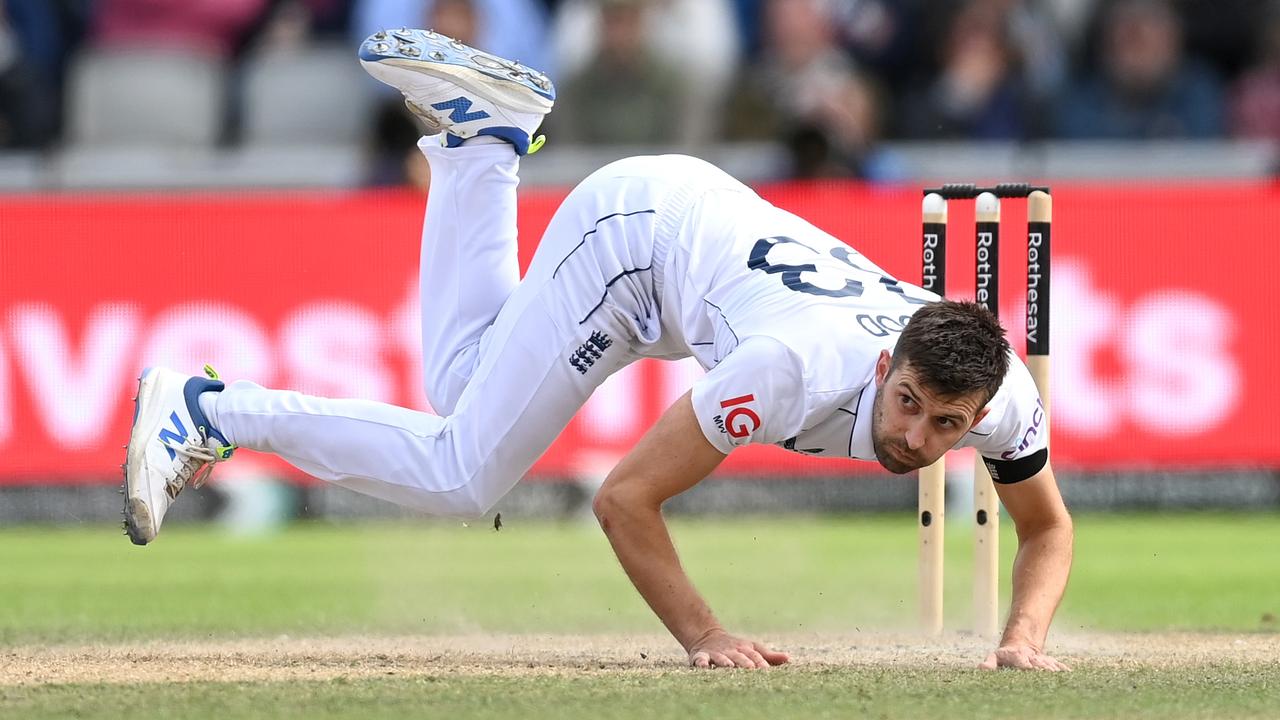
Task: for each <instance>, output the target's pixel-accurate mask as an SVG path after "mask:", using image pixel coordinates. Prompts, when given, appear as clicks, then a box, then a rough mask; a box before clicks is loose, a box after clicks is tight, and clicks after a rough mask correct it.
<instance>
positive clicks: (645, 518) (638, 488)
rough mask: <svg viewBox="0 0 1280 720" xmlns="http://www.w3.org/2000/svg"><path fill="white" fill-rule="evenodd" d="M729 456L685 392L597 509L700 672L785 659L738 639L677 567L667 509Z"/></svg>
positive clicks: (625, 563)
mask: <svg viewBox="0 0 1280 720" xmlns="http://www.w3.org/2000/svg"><path fill="white" fill-rule="evenodd" d="M724 458H725V455H724V454H723V453H721V452H720V451H719V450H717V449H715V447H713V446H712V445H711V443H710V442H708V441H707V439H706V437H705V436H703V434H702V429H701V428H700V427H699V425H698V420H697V417H696V416H695V415H694V412H693V403H692V401H691V400H690V394H689V393H685V394H684V396H683V397H681V398H680V399H679V400H677V401H676V403H675V405H672V406H671V408H670V409H668V410H667V412H666V413H665V414H663V416H662V418H661V419H660V420H658V422H657V424H656V425H654V426H653V428H651V429H650V430H649V432H648V433H646V434H645V436H644V437H643V438H641V440H640V442H639V443H638V444H637V445H636V446H635V448H634V449H632V451H631V452H630V453H628V454H627V456H626V457H625V458H623V460H622V462H621V463H619V464H618V466H617V467H616V468H614V470H613V472H611V473H609V477H608V479H606V480H605V482H604V485H603V486H602V487H601V488H600V491H599V493H597V494H596V498H595V502H594V504H593V508H594V509H595V513H596V517H597V518H599V520H600V527H602V528H603V529H604V533H605V535H606V536H608V538H609V543H610V544H611V545H613V551H614V553H616V554H617V556H618V561H619V562H621V563H622V567H623V569H624V570H626V572H627V576H628V577H630V578H631V582H632V583H634V584H635V586H636V590H639V591H640V595H641V596H643V597H644V599H645V602H647V603H649V607H650V608H652V609H653V611H654V613H656V614H657V615H658V618H659V619H661V620H662V622H663V624H664V625H666V626H667V629H668V630H670V631H671V634H672V635H674V636H675V638H676V640H677V641H678V642H679V643H680V644H681V645H682V646H684V649H685V650H686V651H687V652H688V653H689V663H690V664H692V665H695V666H697V667H734V666H736V667H745V668H754V667H768V666H769V665H780V664H782V663H785V662H787V660H788V657H787V655H786V654H785V653H781V652H776V651H774V650H770V649H769V648H767V647H765V646H764V645H762V644H760V643H755V642H751V641H749V640H745V639H742V638H738V637H734V636H732V635H730V634H729V633H727V632H725V630H724V629H723V628H722V627H720V623H719V622H718V621H717V620H716V618H715V615H713V614H712V612H711V608H710V607H708V606H707V603H706V601H705V600H703V599H702V597H701V596H700V595H699V594H698V591H697V590H696V589H695V588H694V587H693V583H692V582H690V580H689V576H688V575H686V574H685V572H684V569H683V568H682V567H681V566H680V558H679V557H678V556H677V555H676V549H675V545H673V544H672V542H671V535H670V533H669V532H668V531H667V525H666V522H665V521H664V520H663V518H662V504H663V503H664V502H666V501H667V500H668V499H669V498H671V497H673V496H675V495H678V494H680V493H681V492H684V491H685V490H688V489H689V488H691V487H693V486H694V485H696V484H698V482H699V481H701V480H702V479H703V478H705V477H706V476H707V475H708V474H709V473H710V472H711V471H712V470H714V469H715V467H716V466H717V465H719V464H720V461H721V460H724Z"/></svg>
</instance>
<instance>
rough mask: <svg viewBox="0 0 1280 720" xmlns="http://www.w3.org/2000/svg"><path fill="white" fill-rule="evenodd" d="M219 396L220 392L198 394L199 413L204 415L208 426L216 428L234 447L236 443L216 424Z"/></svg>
mask: <svg viewBox="0 0 1280 720" xmlns="http://www.w3.org/2000/svg"><path fill="white" fill-rule="evenodd" d="M221 394H222V393H220V392H213V391H210V392H202V393H200V397H199V398H198V399H197V402H198V403H199V404H200V412H202V413H204V416H205V418H206V419H207V420H208V421H209V424H210V425H212V426H213V427H214V428H216V429H217V431H218V432H220V433H222V435H223V436H224V437H226V438H227V442H229V443H231V444H232V445H235V444H236V441H235V440H232V439H231V436H230V435H228V434H227V433H226V432H225V431H223V429H222V427H221V424H220V423H219V422H218V396H219V395H221Z"/></svg>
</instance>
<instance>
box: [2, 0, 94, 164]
mask: <svg viewBox="0 0 1280 720" xmlns="http://www.w3.org/2000/svg"><path fill="white" fill-rule="evenodd" d="M88 20H89V0H0V26H3V27H5V28H6V29H5V30H0V34H7V36H8V41H9V42H10V43H12V44H11V45H9V47H10V48H11V49H16V51H17V54H16V55H14V56H12V57H9V58H8V64H7V69H6V70H5V71H3V72H0V86H2V87H0V94H3V95H4V99H3V100H0V115H3V116H5V117H6V119H5V120H0V123H3V124H5V125H6V129H4V130H0V135H4V139H3V140H0V146H9V147H44V146H46V145H48V144H49V143H51V142H53V141H54V140H56V139H57V138H58V137H59V135H60V134H61V130H62V93H63V85H64V80H65V78H66V67H67V60H68V58H70V56H71V55H72V53H73V52H74V51H75V49H76V47H77V46H78V45H79V44H80V41H81V40H82V39H83V37H84V32H85V29H86V26H87V25H88ZM15 115H16V116H21V117H23V118H25V119H24V120H20V121H19V124H22V125H23V126H24V127H25V128H26V129H24V130H20V131H17V132H15V127H14V125H12V124H11V123H12V121H13V120H12V119H13V117H14V116H15Z"/></svg>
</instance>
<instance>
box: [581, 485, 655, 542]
mask: <svg viewBox="0 0 1280 720" xmlns="http://www.w3.org/2000/svg"><path fill="white" fill-rule="evenodd" d="M653 504H654V503H652V502H651V501H650V500H649V498H647V497H644V496H642V495H640V494H638V493H637V492H636V491H635V489H634V488H633V487H632V483H627V482H623V481H620V480H618V479H616V478H615V477H613V476H610V477H609V479H608V480H606V481H605V483H604V485H602V486H601V487H600V489H599V490H598V491H596V496H595V498H593V499H592V501H591V511H592V512H594V513H595V516H596V520H597V521H598V522H599V523H600V527H601V528H603V529H604V531H605V533H606V534H607V533H608V532H609V530H610V529H611V526H613V525H616V524H617V523H619V522H625V521H626V519H627V518H629V517H631V516H633V515H635V514H636V513H637V512H641V511H643V509H644V508H646V507H648V506H649V505H653ZM655 509H657V508H656V507H655Z"/></svg>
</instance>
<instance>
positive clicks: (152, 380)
mask: <svg viewBox="0 0 1280 720" xmlns="http://www.w3.org/2000/svg"><path fill="white" fill-rule="evenodd" d="M159 375H160V373H158V372H156V370H155V368H146V369H145V370H143V371H142V373H141V374H140V375H139V376H138V394H137V396H136V397H134V399H133V428H132V429H131V430H130V432H129V444H128V445H126V446H125V450H126V453H125V464H124V530H125V534H127V535H128V536H129V540H130V541H132V542H133V544H134V545H146V544H147V543H149V542H151V541H152V540H155V539H156V532H157V530H156V528H155V523H154V522H153V520H152V517H151V508H150V507H149V506H148V505H147V499H148V498H149V497H150V494H149V493H148V492H146V491H147V490H149V488H140V487H138V485H137V483H138V482H139V481H140V479H141V478H142V477H143V474H142V461H143V460H144V459H145V458H146V448H147V442H148V441H149V440H150V439H151V432H150V429H151V428H154V427H155V426H156V424H157V420H156V418H154V417H152V416H153V415H155V413H156V411H155V410H151V409H149V410H148V412H147V413H146V414H142V409H143V408H144V407H148V408H149V406H150V405H151V402H150V400H151V398H152V397H153V396H154V395H155V394H156V389H157V386H158V385H160V377H159ZM161 410H163V408H161ZM138 428H148V431H147V432H146V433H140V432H139V431H138ZM139 491H142V492H139Z"/></svg>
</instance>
